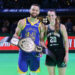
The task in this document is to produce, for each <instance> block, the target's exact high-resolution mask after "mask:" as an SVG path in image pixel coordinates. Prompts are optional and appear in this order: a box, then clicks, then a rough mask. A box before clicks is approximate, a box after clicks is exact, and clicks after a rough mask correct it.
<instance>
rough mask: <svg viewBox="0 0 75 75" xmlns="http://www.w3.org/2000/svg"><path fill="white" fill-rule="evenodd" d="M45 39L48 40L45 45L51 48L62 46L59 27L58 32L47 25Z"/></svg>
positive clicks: (60, 47)
mask: <svg viewBox="0 0 75 75" xmlns="http://www.w3.org/2000/svg"><path fill="white" fill-rule="evenodd" d="M60 25H61V24H60ZM47 41H48V44H47V47H48V48H49V49H51V50H53V49H63V48H64V41H63V36H62V33H61V30H60V29H59V31H58V32H55V31H54V30H52V29H50V27H49V26H48V29H47Z"/></svg>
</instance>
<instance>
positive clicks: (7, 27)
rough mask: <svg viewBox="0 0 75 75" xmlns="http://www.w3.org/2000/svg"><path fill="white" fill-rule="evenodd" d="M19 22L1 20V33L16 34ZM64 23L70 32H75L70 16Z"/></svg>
mask: <svg viewBox="0 0 75 75" xmlns="http://www.w3.org/2000/svg"><path fill="white" fill-rule="evenodd" d="M17 22H18V21H13V22H11V21H9V20H3V21H1V20H0V33H2V34H3V33H8V34H14V32H15V28H16V27H17ZM64 25H65V26H66V29H67V32H68V34H70V33H71V34H75V24H74V23H73V22H72V21H71V19H70V18H68V19H67V21H66V22H65V23H64Z"/></svg>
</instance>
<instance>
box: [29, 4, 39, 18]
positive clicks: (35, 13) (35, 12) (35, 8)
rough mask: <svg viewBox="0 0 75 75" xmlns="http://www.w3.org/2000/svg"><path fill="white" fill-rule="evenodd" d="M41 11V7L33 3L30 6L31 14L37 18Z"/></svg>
mask: <svg viewBox="0 0 75 75" xmlns="http://www.w3.org/2000/svg"><path fill="white" fill-rule="evenodd" d="M39 13H40V8H39V6H37V5H32V6H31V8H30V16H31V17H33V18H36V17H37V16H38V15H39Z"/></svg>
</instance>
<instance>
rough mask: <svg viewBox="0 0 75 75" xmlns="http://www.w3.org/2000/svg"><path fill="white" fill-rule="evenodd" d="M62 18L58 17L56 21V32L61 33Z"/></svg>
mask: <svg viewBox="0 0 75 75" xmlns="http://www.w3.org/2000/svg"><path fill="white" fill-rule="evenodd" d="M59 25H60V17H59V16H57V17H56V19H55V31H56V32H58V31H59V28H60V26H59Z"/></svg>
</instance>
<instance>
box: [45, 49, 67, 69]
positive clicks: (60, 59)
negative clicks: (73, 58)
mask: <svg viewBox="0 0 75 75" xmlns="http://www.w3.org/2000/svg"><path fill="white" fill-rule="evenodd" d="M53 53H54V55H55V57H56V61H54V60H53V59H52V58H51V57H50V56H48V55H47V56H46V65H47V66H58V67H61V68H62V67H66V64H65V63H64V57H65V50H63V51H62V50H61V51H59V50H56V51H54V52H53Z"/></svg>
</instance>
